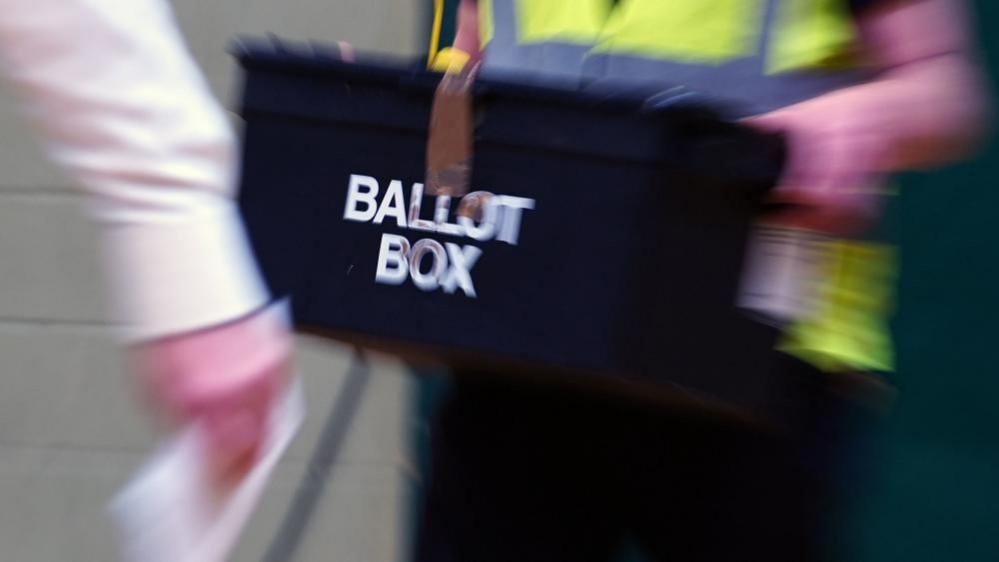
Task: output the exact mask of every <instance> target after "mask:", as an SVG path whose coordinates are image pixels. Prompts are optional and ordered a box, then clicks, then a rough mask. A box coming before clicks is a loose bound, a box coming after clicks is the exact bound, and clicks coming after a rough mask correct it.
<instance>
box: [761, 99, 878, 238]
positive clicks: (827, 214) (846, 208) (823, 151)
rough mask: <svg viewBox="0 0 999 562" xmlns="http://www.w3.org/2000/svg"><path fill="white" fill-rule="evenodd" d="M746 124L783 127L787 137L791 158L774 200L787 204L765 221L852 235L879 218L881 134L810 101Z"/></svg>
mask: <svg viewBox="0 0 999 562" xmlns="http://www.w3.org/2000/svg"><path fill="white" fill-rule="evenodd" d="M820 109H821V107H820ZM748 124H750V125H751V126H753V127H755V128H758V129H760V130H763V131H767V132H781V133H783V134H784V135H785V138H786V139H787V161H786V163H785V168H784V171H783V173H782V175H781V178H780V180H779V183H778V185H777V187H776V188H775V189H774V190H773V192H772V199H773V201H774V202H778V203H782V204H783V207H782V209H781V211H779V212H777V213H775V214H773V215H772V216H768V217H766V219H765V222H769V223H772V224H774V223H775V224H779V225H781V226H787V227H792V228H798V229H806V230H815V231H820V232H824V233H828V234H837V235H851V234H855V233H857V232H859V231H862V230H864V229H865V228H867V227H868V226H869V225H870V224H871V222H872V221H873V220H874V219H875V218H876V215H877V213H878V211H879V207H880V205H879V197H878V195H877V194H876V193H875V192H873V191H872V190H871V187H872V186H874V185H876V183H877V182H878V181H879V180H880V174H879V173H878V170H879V164H880V162H881V160H882V157H883V152H884V147H883V143H882V142H881V138H880V137H879V136H877V135H870V134H865V133H864V132H863V131H862V130H856V129H853V128H851V127H850V125H849V120H848V117H845V116H844V115H843V114H842V113H840V112H822V111H815V110H813V109H812V108H811V107H810V106H802V107H792V108H789V109H785V110H781V111H778V112H775V113H772V114H768V115H764V116H761V117H758V118H754V119H750V120H749V121H748Z"/></svg>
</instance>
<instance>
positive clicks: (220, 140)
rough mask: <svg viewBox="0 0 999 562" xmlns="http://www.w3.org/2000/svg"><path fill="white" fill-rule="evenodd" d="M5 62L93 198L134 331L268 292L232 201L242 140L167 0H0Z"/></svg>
mask: <svg viewBox="0 0 999 562" xmlns="http://www.w3.org/2000/svg"><path fill="white" fill-rule="evenodd" d="M0 64H2V65H3V70H4V74H5V75H6V77H7V78H8V79H9V80H11V81H12V83H13V85H14V87H15V90H16V91H17V92H18V93H19V94H20V95H21V97H22V99H23V101H24V105H25V107H26V110H27V114H28V116H29V118H30V119H31V121H32V122H33V123H34V124H36V125H37V127H38V129H39V130H40V132H41V136H42V139H43V141H44V143H45V146H46V148H47V150H48V153H49V155H50V156H51V158H52V159H53V160H54V161H55V162H57V163H58V164H59V165H61V166H62V167H63V168H64V169H65V170H67V171H68V173H69V174H70V175H71V177H72V178H73V179H74V180H75V181H76V182H77V183H78V184H79V185H80V186H81V187H82V188H83V189H84V190H86V192H87V193H88V194H89V195H90V196H91V197H90V202H91V208H92V211H93V214H94V216H95V218H96V219H97V221H98V222H99V224H100V226H101V236H102V238H103V248H104V250H105V254H106V256H107V259H108V271H109V274H110V275H109V278H110V279H109V281H110V285H111V294H112V302H113V303H114V305H115V308H116V312H117V316H118V317H119V320H120V321H121V322H122V323H123V324H124V326H125V333H126V337H127V338H128V339H132V340H138V339H150V338H155V337H160V336H165V335H170V334H176V333H180V332H185V331H189V330H192V329H197V328H201V327H205V326H210V325H214V324H218V323H222V322H225V321H228V320H231V319H234V318H237V317H239V316H242V315H245V314H247V313H248V312H250V311H252V310H254V309H255V308H257V307H260V306H261V305H263V304H264V303H265V301H266V300H267V294H266V290H265V288H264V287H263V284H262V282H261V280H260V278H259V275H258V273H257V270H256V267H255V264H254V261H253V258H252V254H251V252H250V250H249V246H248V243H247V240H246V236H245V234H244V232H243V230H242V224H241V222H240V219H239V215H238V212H237V209H236V206H235V204H234V201H233V196H234V194H235V186H236V176H237V170H236V164H237V158H238V156H237V153H236V142H235V138H234V134H233V132H232V129H231V127H230V124H229V123H228V121H227V119H226V115H225V113H224V112H223V110H222V109H221V107H220V106H219V104H218V103H217V102H216V100H215V99H214V98H213V97H212V95H211V93H210V91H209V89H208V86H207V85H206V83H205V81H204V79H203V77H202V76H201V75H200V73H199V71H198V70H197V68H196V67H195V65H194V63H193V62H192V60H191V57H190V55H189V54H188V52H187V51H186V49H185V47H184V46H183V39H182V38H181V36H180V34H179V32H178V30H177V26H176V23H175V22H174V19H173V15H172V13H171V12H170V9H169V7H168V6H167V4H166V2H164V1H162V0H0Z"/></svg>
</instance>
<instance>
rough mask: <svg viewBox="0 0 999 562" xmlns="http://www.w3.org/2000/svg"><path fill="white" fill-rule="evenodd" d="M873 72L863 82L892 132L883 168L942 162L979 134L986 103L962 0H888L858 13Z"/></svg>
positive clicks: (968, 146) (968, 147) (961, 151)
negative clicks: (872, 79)
mask: <svg viewBox="0 0 999 562" xmlns="http://www.w3.org/2000/svg"><path fill="white" fill-rule="evenodd" d="M860 29H861V33H862V36H863V39H864V43H865V45H866V46H867V48H868V50H869V52H870V53H871V56H872V57H873V59H874V60H873V62H874V63H875V65H877V66H878V67H879V68H881V69H883V74H882V76H881V78H880V79H879V80H877V81H875V82H874V83H872V84H870V85H868V86H867V88H868V89H869V90H870V92H869V95H871V96H872V97H875V98H879V99H878V100H877V101H878V102H879V103H878V105H879V108H878V109H879V110H880V111H881V112H883V113H882V115H881V117H880V119H881V122H882V123H883V125H884V126H885V127H888V128H889V129H890V130H891V131H892V132H893V139H892V140H893V145H894V146H893V149H892V150H891V151H890V153H891V154H890V159H889V160H888V161H887V162H886V163H885V167H887V168H888V169H907V168H919V167H925V166H931V165H936V164H941V163H945V162H947V161H950V160H953V159H955V158H958V157H961V156H963V155H965V154H966V153H967V152H968V151H969V150H971V149H972V148H973V147H974V146H975V144H976V141H978V140H979V139H980V138H981V137H982V135H983V134H984V133H985V124H986V123H987V121H988V114H989V107H988V102H987V96H986V93H985V91H986V88H985V86H984V79H983V77H982V75H981V73H980V71H979V69H978V67H977V64H976V63H975V53H974V41H973V34H972V32H971V30H970V25H969V21H968V13H967V10H966V7H965V5H964V3H963V1H962V0H915V1H909V2H895V3H888V4H887V5H885V6H884V7H882V8H875V9H873V10H870V11H868V12H867V13H865V14H864V15H863V16H862V17H861V18H860Z"/></svg>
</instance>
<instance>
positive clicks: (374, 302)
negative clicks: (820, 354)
mask: <svg viewBox="0 0 999 562" xmlns="http://www.w3.org/2000/svg"><path fill="white" fill-rule="evenodd" d="M235 52H236V55H237V57H238V59H239V61H240V63H241V66H242V69H243V71H244V89H243V97H242V106H241V109H240V113H241V115H242V117H243V118H244V119H245V137H244V147H243V170H242V187H241V191H240V205H241V209H242V212H243V214H244V216H245V220H246V223H247V226H248V231H249V236H250V239H251V241H252V245H253V248H254V251H255V252H256V255H257V258H258V259H259V261H260V264H261V266H262V268H263V272H264V275H265V277H266V281H267V283H268V285H269V286H270V289H271V290H272V291H273V293H274V294H275V295H290V297H291V302H292V308H293V315H294V322H295V325H296V326H297V327H298V328H299V329H301V330H305V331H309V332H314V333H319V334H322V335H325V336H328V337H332V338H336V339H340V340H344V341H348V342H352V343H358V344H363V345H370V346H374V347H378V348H381V349H387V350H390V351H392V352H394V353H397V354H400V355H402V356H404V357H409V358H418V359H429V360H434V361H437V362H443V363H446V364H449V365H454V366H459V367H462V368H466V369H472V370H475V369H480V370H484V369H488V370H490V371H497V372H509V373H511V376H521V375H523V374H524V373H527V374H528V375H529V376H532V377H551V378H552V379H553V380H554V379H556V378H557V379H560V380H566V381H576V382H580V383H581V384H594V385H596V386H601V387H606V388H608V389H610V388H622V389H624V388H627V389H630V390H633V391H636V392H638V393H648V394H656V393H659V392H660V391H662V392H663V393H664V395H665V394H672V395H674V396H677V395H682V396H685V397H688V398H690V399H692V400H704V401H708V402H714V403H717V404H729V405H733V406H736V407H745V408H757V407H759V406H760V405H761V404H765V403H766V402H767V401H768V400H769V399H770V398H771V393H772V389H773V381H772V380H771V378H772V371H773V369H772V362H773V360H774V352H773V351H772V350H773V343H774V338H775V332H774V330H773V329H771V328H769V327H767V326H765V325H763V324H760V323H758V322H755V321H754V320H753V319H751V318H750V317H748V316H747V315H746V314H744V313H743V312H741V311H740V310H738V309H737V307H736V306H735V303H736V293H737V289H738V286H739V279H740V272H741V271H742V267H743V255H744V253H745V250H746V240H747V233H748V231H749V228H750V225H751V222H752V221H753V219H754V217H755V216H757V215H758V213H759V212H760V209H761V201H763V199H764V196H765V194H766V192H767V191H768V190H769V189H770V188H771V187H772V186H773V185H774V183H775V178H776V177H777V176H778V173H779V170H780V166H781V162H782V157H783V145H782V143H781V142H780V140H779V139H777V138H774V137H772V136H765V135H761V134H758V133H756V132H753V131H750V130H749V129H747V128H745V127H743V126H740V125H738V124H735V123H732V122H727V121H726V120H724V119H722V118H721V117H720V116H719V114H718V112H717V111H716V110H715V108H714V107H712V106H711V104H710V103H709V102H707V101H704V100H702V99H700V98H698V97H697V96H696V95H690V94H689V93H684V92H681V91H672V92H671V91H668V90H667V91H665V93H659V95H656V96H652V97H650V96H649V94H650V92H637V91H615V90H609V89H606V88H596V87H586V86H585V85H579V84H573V85H569V84H561V83H531V84H526V83H518V82H516V81H513V80H510V79H507V78H504V79H498V78H490V77H489V76H488V75H483V76H480V77H479V79H478V80H477V81H476V83H475V85H474V86H473V88H472V91H471V93H472V100H473V107H474V153H473V158H472V162H471V168H470V169H471V177H470V191H469V193H468V194H466V195H465V196H464V197H450V196H446V195H445V196H434V195H431V194H429V193H428V192H427V189H426V186H425V179H426V160H427V158H426V150H427V139H428V124H429V122H430V113H431V107H432V103H433V99H434V95H435V91H436V88H437V85H438V82H439V80H440V79H441V75H440V74H436V73H431V72H428V71H426V70H424V69H422V68H421V65H420V64H419V63H413V62H411V61H409V62H407V61H392V60H385V59H366V58H365V57H363V56H362V57H359V58H358V60H357V61H355V62H353V63H346V62H341V61H339V60H337V59H336V57H334V56H332V55H331V54H329V53H327V52H325V51H324V49H323V48H322V47H321V46H320V47H316V46H310V47H303V46H290V47H289V46H287V45H280V44H275V43H274V42H272V41H267V42H253V41H246V40H244V41H241V42H240V43H239V44H238V45H237V46H236V47H235ZM518 373H519V375H515V374H518Z"/></svg>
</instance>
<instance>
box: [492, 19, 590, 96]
mask: <svg viewBox="0 0 999 562" xmlns="http://www.w3.org/2000/svg"><path fill="white" fill-rule="evenodd" d="M527 2H528V3H525V1H524V0H491V1H490V4H491V5H492V12H491V13H492V22H493V24H492V25H493V33H492V39H491V40H490V42H489V44H488V45H486V52H485V58H484V63H483V68H482V72H483V75H491V76H496V75H501V76H503V77H512V78H517V79H520V80H522V81H532V80H535V81H536V80H544V81H550V80H566V79H571V80H578V79H579V78H580V77H581V75H582V69H583V60H584V58H585V57H586V54H587V53H588V52H589V51H590V48H591V43H590V42H587V43H582V44H580V43H571V42H565V41H560V40H557V39H555V38H554V37H553V38H552V39H551V40H547V41H542V42H535V43H522V42H521V41H520V33H519V32H518V29H519V25H518V22H519V21H521V20H523V19H525V17H524V16H523V15H522V14H520V13H519V11H520V10H521V9H522V8H523V7H526V6H529V5H532V4H531V2H530V0H527ZM554 4H557V5H560V6H563V9H566V10H568V11H567V13H570V14H571V8H572V6H573V4H572V3H568V2H561V1H560V2H554ZM539 5H541V6H549V7H550V5H553V0H544V1H542V2H540V3H539ZM480 9H481V5H480ZM527 13H528V14H529V15H530V16H529V17H527V18H526V19H530V17H532V16H533V17H536V16H534V14H535V13H534V12H532V11H530V10H528V12H527ZM541 27H543V26H541V25H535V26H534V28H535V29H534V32H533V33H535V34H537V33H538V29H540V28H541ZM558 27H559V26H557V25H552V26H551V29H550V31H552V32H555V31H556V30H557V28H558ZM579 29H582V26H578V27H577V30H579Z"/></svg>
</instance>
